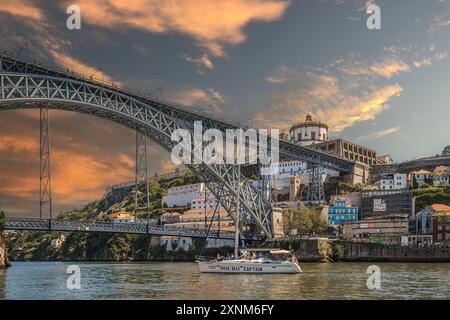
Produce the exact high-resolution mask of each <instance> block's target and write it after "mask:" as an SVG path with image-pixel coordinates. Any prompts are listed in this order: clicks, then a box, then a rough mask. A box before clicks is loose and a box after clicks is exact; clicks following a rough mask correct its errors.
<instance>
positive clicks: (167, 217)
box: [159, 212, 181, 224]
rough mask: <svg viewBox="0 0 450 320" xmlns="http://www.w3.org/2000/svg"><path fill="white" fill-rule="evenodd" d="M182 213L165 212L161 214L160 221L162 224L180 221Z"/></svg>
mask: <svg viewBox="0 0 450 320" xmlns="http://www.w3.org/2000/svg"><path fill="white" fill-rule="evenodd" d="M180 215H181V213H179V212H165V213H163V214H162V215H160V216H159V222H160V224H166V223H176V222H179V221H180Z"/></svg>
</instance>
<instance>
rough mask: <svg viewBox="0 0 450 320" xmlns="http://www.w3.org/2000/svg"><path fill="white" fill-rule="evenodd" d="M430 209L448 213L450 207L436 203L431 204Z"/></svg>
mask: <svg viewBox="0 0 450 320" xmlns="http://www.w3.org/2000/svg"><path fill="white" fill-rule="evenodd" d="M431 207H432V208H433V210H434V211H436V212H447V211H448V212H450V206H447V205H445V204H440V203H436V204H433V205H432V206H431Z"/></svg>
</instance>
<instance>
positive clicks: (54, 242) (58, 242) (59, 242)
mask: <svg viewBox="0 0 450 320" xmlns="http://www.w3.org/2000/svg"><path fill="white" fill-rule="evenodd" d="M65 241H66V237H65V236H64V235H63V234H62V235H61V236H60V237H59V238H57V239H52V240H51V241H50V246H51V247H52V248H59V247H61V246H62V244H63V243H64V242H65Z"/></svg>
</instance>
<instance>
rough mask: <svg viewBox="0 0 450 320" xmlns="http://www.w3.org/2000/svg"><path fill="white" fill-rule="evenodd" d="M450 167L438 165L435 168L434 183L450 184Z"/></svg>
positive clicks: (437, 185)
mask: <svg viewBox="0 0 450 320" xmlns="http://www.w3.org/2000/svg"><path fill="white" fill-rule="evenodd" d="M449 180H450V167H447V166H438V167H436V168H434V170H433V185H434V186H435V187H439V186H442V185H449V184H450V181H449Z"/></svg>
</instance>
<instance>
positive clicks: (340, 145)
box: [312, 139, 377, 184]
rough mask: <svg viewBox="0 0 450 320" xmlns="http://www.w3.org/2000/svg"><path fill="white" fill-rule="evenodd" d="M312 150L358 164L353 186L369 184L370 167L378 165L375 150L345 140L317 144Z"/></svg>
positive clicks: (352, 177) (352, 176) (355, 168)
mask: <svg viewBox="0 0 450 320" xmlns="http://www.w3.org/2000/svg"><path fill="white" fill-rule="evenodd" d="M312 148H314V149H316V150H320V151H323V152H327V153H331V154H334V155H336V156H338V157H341V158H344V159H347V160H350V161H355V162H356V164H355V166H354V169H353V172H352V174H351V177H350V181H351V182H352V183H353V184H357V183H362V184H367V182H368V180H369V177H370V167H371V166H372V165H374V164H376V163H377V153H376V152H375V151H374V150H371V149H369V148H366V147H363V146H360V145H357V144H354V143H352V142H350V141H347V140H343V139H336V140H329V141H326V142H322V143H317V144H314V145H313V146H312Z"/></svg>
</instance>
